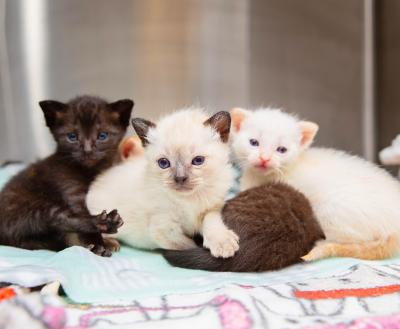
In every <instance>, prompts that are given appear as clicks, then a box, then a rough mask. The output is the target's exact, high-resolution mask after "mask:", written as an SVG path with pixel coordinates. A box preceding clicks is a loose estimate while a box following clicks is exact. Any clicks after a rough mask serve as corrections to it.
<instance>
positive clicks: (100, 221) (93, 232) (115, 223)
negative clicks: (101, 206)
mask: <svg viewBox="0 0 400 329" xmlns="http://www.w3.org/2000/svg"><path fill="white" fill-rule="evenodd" d="M122 224H123V221H122V219H121V217H120V216H119V214H118V212H117V211H116V210H113V211H111V212H109V213H107V212H106V211H103V212H102V213H101V214H100V215H96V216H92V215H90V214H89V213H84V214H80V215H76V214H74V213H71V212H69V211H68V210H64V211H62V212H60V213H59V216H58V217H57V218H56V220H54V221H53V225H56V226H57V227H58V230H60V231H63V232H69V234H68V237H69V238H68V239H67V244H68V246H73V245H80V246H83V247H85V248H87V249H89V250H91V251H92V252H93V253H95V254H96V255H99V256H105V257H110V256H111V254H112V251H113V247H111V248H110V244H108V245H107V244H106V243H105V241H104V240H103V237H102V235H101V233H116V232H117V230H118V228H119V227H120V226H121V225H122ZM71 232H72V234H71Z"/></svg>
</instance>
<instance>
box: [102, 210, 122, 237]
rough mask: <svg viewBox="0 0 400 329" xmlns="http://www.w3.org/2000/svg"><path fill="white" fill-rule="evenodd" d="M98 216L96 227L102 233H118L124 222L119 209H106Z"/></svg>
mask: <svg viewBox="0 0 400 329" xmlns="http://www.w3.org/2000/svg"><path fill="white" fill-rule="evenodd" d="M95 218H96V227H97V228H98V230H99V232H100V233H108V234H112V233H117V232H118V228H120V227H121V225H122V224H123V223H124V222H123V220H122V218H121V216H120V215H119V214H118V211H117V210H116V209H114V210H113V211H110V212H109V213H107V212H106V211H105V210H104V211H103V212H102V213H101V214H100V215H98V216H96V217H95Z"/></svg>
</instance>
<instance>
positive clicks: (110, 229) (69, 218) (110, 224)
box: [49, 207, 123, 234]
mask: <svg viewBox="0 0 400 329" xmlns="http://www.w3.org/2000/svg"><path fill="white" fill-rule="evenodd" d="M49 212H50V220H51V223H50V225H51V226H52V227H53V228H54V229H56V230H58V231H62V232H75V233H108V234H111V233H117V231H118V228H119V227H120V226H121V225H122V224H123V221H122V218H121V217H120V216H119V214H118V212H117V210H113V211H111V212H109V213H107V212H106V211H103V212H102V213H101V214H99V215H95V216H93V215H90V214H77V213H75V212H72V211H70V210H69V209H65V208H59V207H53V208H52V209H51V210H50V211H49Z"/></svg>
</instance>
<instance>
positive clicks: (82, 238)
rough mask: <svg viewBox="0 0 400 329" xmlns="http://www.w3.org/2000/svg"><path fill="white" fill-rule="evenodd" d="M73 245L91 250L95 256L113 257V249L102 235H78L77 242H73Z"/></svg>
mask: <svg viewBox="0 0 400 329" xmlns="http://www.w3.org/2000/svg"><path fill="white" fill-rule="evenodd" d="M72 243H74V244H73V245H80V246H82V247H85V248H86V249H89V250H90V251H91V252H93V253H94V254H95V255H98V256H103V257H111V255H112V251H113V250H112V249H111V248H110V246H109V245H107V244H106V241H105V239H103V237H102V235H101V234H100V233H80V234H78V235H77V241H76V242H75V241H72Z"/></svg>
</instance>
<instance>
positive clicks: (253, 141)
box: [249, 138, 260, 146]
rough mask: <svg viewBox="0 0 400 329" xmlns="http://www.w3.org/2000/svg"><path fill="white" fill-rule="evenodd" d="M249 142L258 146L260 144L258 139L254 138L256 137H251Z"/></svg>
mask: <svg viewBox="0 0 400 329" xmlns="http://www.w3.org/2000/svg"><path fill="white" fill-rule="evenodd" d="M249 143H250V145H251V146H258V145H260V143H259V142H258V140H257V139H254V138H251V139H250V140H249Z"/></svg>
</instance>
